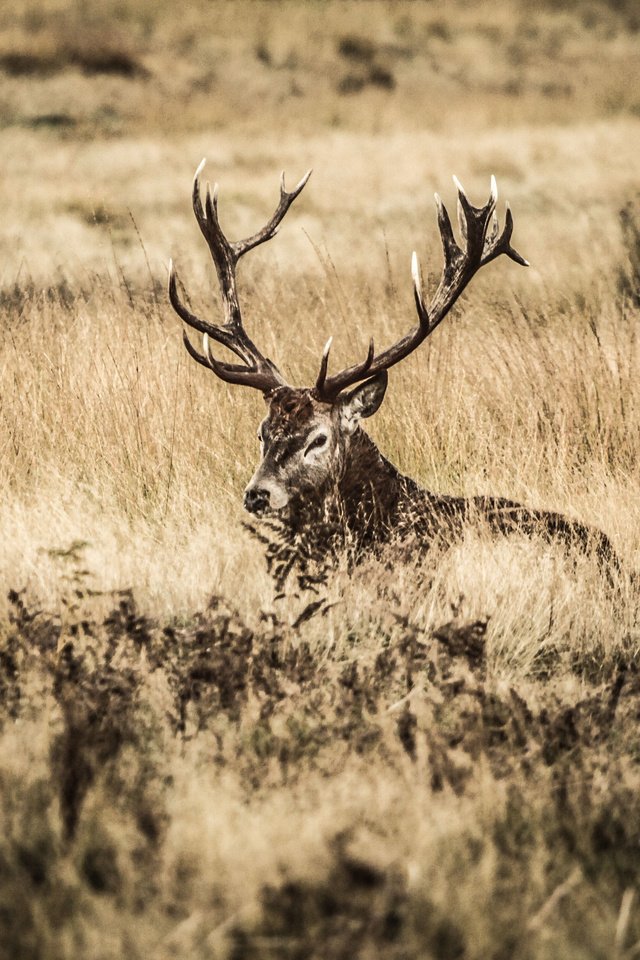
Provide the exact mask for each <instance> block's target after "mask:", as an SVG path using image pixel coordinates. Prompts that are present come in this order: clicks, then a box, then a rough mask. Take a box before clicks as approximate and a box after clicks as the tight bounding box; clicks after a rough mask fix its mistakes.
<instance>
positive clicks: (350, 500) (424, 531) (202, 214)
mask: <svg viewBox="0 0 640 960" xmlns="http://www.w3.org/2000/svg"><path fill="white" fill-rule="evenodd" d="M204 164H205V161H204V160H203V161H202V163H201V164H200V166H199V167H198V169H197V170H196V173H195V176H194V180H193V190H192V204H193V211H194V214H195V218H196V221H197V223H198V226H199V228H200V231H201V232H202V235H203V237H204V239H205V241H206V243H207V245H208V247H209V251H210V253H211V257H212V259H213V264H214V267H215V270H216V274H217V278H218V282H219V286H220V293H221V297H222V306H223V310H224V323H222V324H219V325H218V324H212V323H209V322H208V321H205V320H202V319H200V318H199V317H197V316H195V315H194V314H193V313H192V312H191V310H190V309H189V307H188V306H187V304H186V303H185V302H184V298H183V296H182V295H181V294H180V292H179V287H178V278H177V274H176V271H175V268H174V265H173V262H172V261H171V262H170V264H169V299H170V302H171V305H172V307H173V309H174V310H175V311H176V313H177V314H178V316H179V317H180V319H181V320H182V321H183V323H184V324H185V325H186V326H185V327H183V341H184V346H185V347H186V349H187V352H188V353H189V355H190V356H191V357H192V358H193V359H194V360H195V361H196V362H197V363H199V364H201V365H202V366H203V367H205V368H206V369H207V370H209V371H210V372H212V373H214V374H215V375H216V377H218V378H219V379H220V380H222V381H224V382H226V383H228V384H232V385H233V384H237V385H239V386H245V387H252V388H253V389H254V390H259V391H261V393H262V394H263V397H264V400H265V402H266V406H267V412H266V416H265V417H264V419H263V420H262V422H261V424H260V426H259V429H258V437H259V440H260V447H261V458H260V462H259V464H258V466H257V469H256V471H255V473H254V474H253V476H252V478H251V479H250V481H249V483H248V484H247V486H246V489H245V491H244V507H245V508H246V510H247V511H249V513H251V514H252V515H253V516H254V517H256V518H261V519H263V520H264V519H271V520H272V521H277V525H278V528H279V530H280V531H281V533H282V535H283V538H284V540H283V542H285V543H286V544H288V545H289V546H291V545H292V544H297V545H298V547H297V548H296V549H297V552H296V550H293V551H292V550H289V552H288V553H286V555H285V556H286V557H287V558H288V559H287V560H286V561H285V562H282V563H281V564H280V572H281V574H283V576H282V577H281V579H280V581H279V582H280V583H282V582H283V581H284V579H286V576H287V575H288V572H289V571H290V568H291V565H292V564H293V562H294V561H293V557H294V556H299V554H300V550H299V547H300V544H306V548H305V549H306V553H305V554H304V555H305V556H306V559H307V560H309V559H315V560H318V559H320V558H321V557H323V556H326V555H327V554H328V553H334V554H335V553H336V552H337V551H338V550H339V548H341V547H349V550H350V555H351V556H352V557H353V558H355V559H356V560H357V559H358V558H359V557H362V556H364V555H366V554H367V553H369V552H371V551H380V550H381V549H382V548H383V547H385V546H386V545H388V544H391V543H396V544H397V543H401V542H402V541H404V540H410V541H411V543H413V544H415V543H417V544H419V545H420V546H421V547H424V548H425V549H428V548H429V547H430V546H431V545H432V544H434V543H438V544H440V545H442V546H444V547H448V546H450V545H452V544H453V543H454V542H455V541H456V540H459V539H460V538H461V537H462V535H463V533H464V531H465V529H466V527H467V526H468V524H470V523H472V522H476V523H477V522H481V523H483V524H485V525H486V526H487V527H488V529H489V531H490V532H491V533H492V534H500V535H509V534H518V533H519V534H524V535H526V536H528V537H533V536H536V535H539V536H541V537H542V538H544V539H546V540H547V541H554V540H555V541H559V542H560V543H561V544H563V545H564V546H565V547H566V548H568V547H571V546H572V545H573V546H577V547H579V548H580V549H581V550H583V551H591V550H593V551H595V553H596V556H597V557H598V560H599V562H600V563H601V564H602V566H603V567H604V569H605V570H606V571H607V575H608V576H609V577H610V576H611V573H610V568H611V567H612V566H613V567H616V568H619V561H618V558H617V555H616V553H615V551H614V549H613V547H612V544H611V542H610V540H609V538H608V537H607V536H606V535H605V534H604V533H603V532H602V531H601V530H599V529H597V528H595V527H590V526H587V525H586V524H583V523H581V522H580V521H578V520H573V519H570V518H568V517H566V516H565V515H563V514H561V513H556V512H553V511H548V510H539V509H531V508H529V507H526V506H524V505H523V504H521V503H518V502H516V501H512V500H509V499H505V498H504V497H499V496H488V495H478V496H473V497H468V498H465V497H460V496H451V495H446V494H441V493H433V492H430V491H429V490H426V489H425V488H423V487H422V486H420V485H419V484H418V483H417V482H416V481H415V480H413V479H412V478H411V477H408V476H405V475H403V474H402V473H400V471H399V470H398V469H397V468H396V467H395V466H394V465H393V464H392V463H390V462H389V460H387V459H386V458H385V457H384V455H383V454H382V453H381V452H380V450H379V449H378V447H377V446H376V444H375V443H374V442H373V440H372V439H371V437H370V436H369V435H368V434H367V433H366V432H365V430H364V429H363V426H362V421H363V420H366V419H367V418H369V417H372V416H373V415H374V414H375V413H376V411H377V410H378V409H379V408H380V405H381V404H382V401H383V399H384V396H385V392H386V390H387V384H388V378H389V374H388V371H389V370H390V368H391V367H393V366H395V365H396V364H398V363H400V362H401V361H402V360H404V359H405V358H406V357H408V356H409V355H410V354H412V353H413V352H414V351H415V350H417V349H418V347H420V345H421V344H422V343H423V342H424V341H425V340H426V339H427V338H428V337H430V336H431V335H432V334H433V332H434V331H435V330H436V328H437V327H438V326H439V325H440V324H441V323H442V321H443V320H444V319H445V317H447V316H448V314H449V313H450V312H451V309H452V307H453V306H454V304H455V303H456V301H457V300H458V298H459V297H460V295H461V294H462V293H463V291H464V290H465V288H466V287H467V285H468V284H469V283H470V281H471V280H472V279H473V277H474V276H475V275H476V273H478V271H479V270H481V269H482V268H483V267H485V266H487V265H488V264H489V263H491V261H493V260H496V259H497V258H498V257H500V256H505V257H507V258H508V259H510V260H512V261H514V262H515V263H517V264H519V265H521V266H529V264H528V261H527V260H525V258H524V257H522V256H521V255H520V254H519V253H518V252H517V251H516V250H515V249H514V248H513V246H512V245H511V238H512V234H513V216H512V214H511V210H510V208H509V205H508V204H507V205H506V210H505V218H504V225H503V227H502V229H500V224H499V220H498V217H497V213H496V204H497V199H498V192H497V186H496V181H495V177H491V187H490V195H489V199H488V200H487V202H486V203H485V204H484V205H483V206H481V207H475V206H473V205H472V204H471V202H470V201H469V199H468V198H467V195H466V193H465V191H464V190H463V188H462V185H461V184H460V182H459V181H458V180H457V179H456V178H455V177H454V178H453V179H454V184H455V187H456V190H457V195H458V202H457V206H458V223H459V231H460V242H458V240H457V239H456V236H455V234H454V230H453V227H452V224H451V219H450V217H449V214H448V212H447V209H446V207H445V205H444V204H443V202H442V200H441V199H440V197H439V196H438V194H435V201H436V208H437V220H438V228H439V233H440V239H441V243H442V250H443V258H444V264H443V268H442V275H441V277H440V281H439V283H438V286H437V288H436V290H435V293H434V294H433V296H432V298H431V300H430V302H429V303H428V304H427V302H426V300H425V293H424V284H423V280H422V274H421V270H420V265H419V262H418V258H417V255H416V253H415V252H414V253H413V256H412V260H411V272H412V279H413V294H414V300H415V306H416V311H417V320H418V322H417V324H416V326H415V327H413V328H412V329H411V330H409V332H407V333H405V334H404V335H403V336H402V337H400V339H398V340H397V341H396V342H395V343H393V344H392V345H391V346H389V347H387V348H386V349H384V350H382V351H381V352H376V350H375V348H374V341H373V339H371V340H370V342H369V348H368V352H367V355H366V357H365V358H364V359H363V360H361V361H360V362H357V363H354V364H353V365H352V366H349V367H346V368H344V369H342V370H339V371H336V372H335V373H332V374H330V373H329V355H330V350H331V345H332V338H329V340H328V341H327V344H326V346H325V348H324V351H323V353H322V357H321V360H320V366H319V371H318V376H317V379H316V381H315V383H314V384H313V385H312V386H306V387H295V386H291V385H290V384H289V383H288V382H287V381H286V380H285V378H284V377H283V375H282V374H281V372H280V370H279V369H278V367H277V366H276V365H275V363H274V362H273V361H272V360H271V359H270V358H269V357H267V356H264V355H263V353H261V352H260V350H259V349H258V347H257V346H256V345H255V343H254V342H253V340H252V339H251V338H250V337H249V335H248V333H247V332H246V330H245V327H244V324H243V320H242V312H241V307H240V299H239V296H238V288H237V282H236V270H237V266H238V262H239V261H240V259H241V257H243V256H245V254H247V253H249V251H251V250H253V249H254V248H255V247H257V246H259V245H260V244H263V243H265V242H267V241H268V240H271V239H272V238H273V237H274V236H275V235H276V232H277V231H278V228H279V226H280V223H281V222H282V220H283V218H284V216H285V215H286V213H287V211H288V210H289V208H290V206H291V204H292V203H293V202H294V200H295V199H296V198H297V197H298V196H299V195H300V193H301V192H302V190H303V189H304V187H305V186H306V184H307V181H308V180H309V177H310V175H311V170H309V171H308V172H307V173H306V174H305V175H304V176H303V177H302V179H301V180H300V182H299V183H298V184H297V185H296V186H295V187H294V188H293V190H291V191H290V192H287V190H286V187H285V175H284V173H282V176H281V180H280V198H279V202H278V205H277V207H276V210H275V212H274V214H273V216H272V217H271V219H270V220H269V221H268V222H267V223H266V224H265V226H264V227H262V229H260V230H258V231H257V232H256V233H254V234H253V235H252V236H250V237H248V238H247V239H244V240H236V241H229V240H228V239H227V237H226V236H225V234H224V233H223V231H222V228H221V226H220V221H219V218H218V185H217V184H215V185H214V188H213V191H212V190H211V188H210V186H209V184H208V183H207V185H206V189H205V192H204V203H203V199H202V189H201V184H200V175H201V173H202V170H203V167H204ZM187 327H189V328H191V329H193V330H195V331H197V332H198V333H199V334H201V335H202V352H200V351H199V350H198V349H196V348H195V347H194V346H193V344H192V342H191V340H190V338H189V336H188V334H187V329H186V328H187ZM212 341H213V342H215V343H216V344H219V345H221V346H223V347H226V348H227V349H228V350H229V351H231V353H233V354H234V355H235V359H236V360H237V361H239V362H234V363H231V362H228V361H225V360H221V359H218V358H217V357H216V356H214V354H213V351H212V347H211V342H212ZM261 539H263V542H264V543H267V544H269V543H271V541H269V539H268V537H261Z"/></svg>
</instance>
